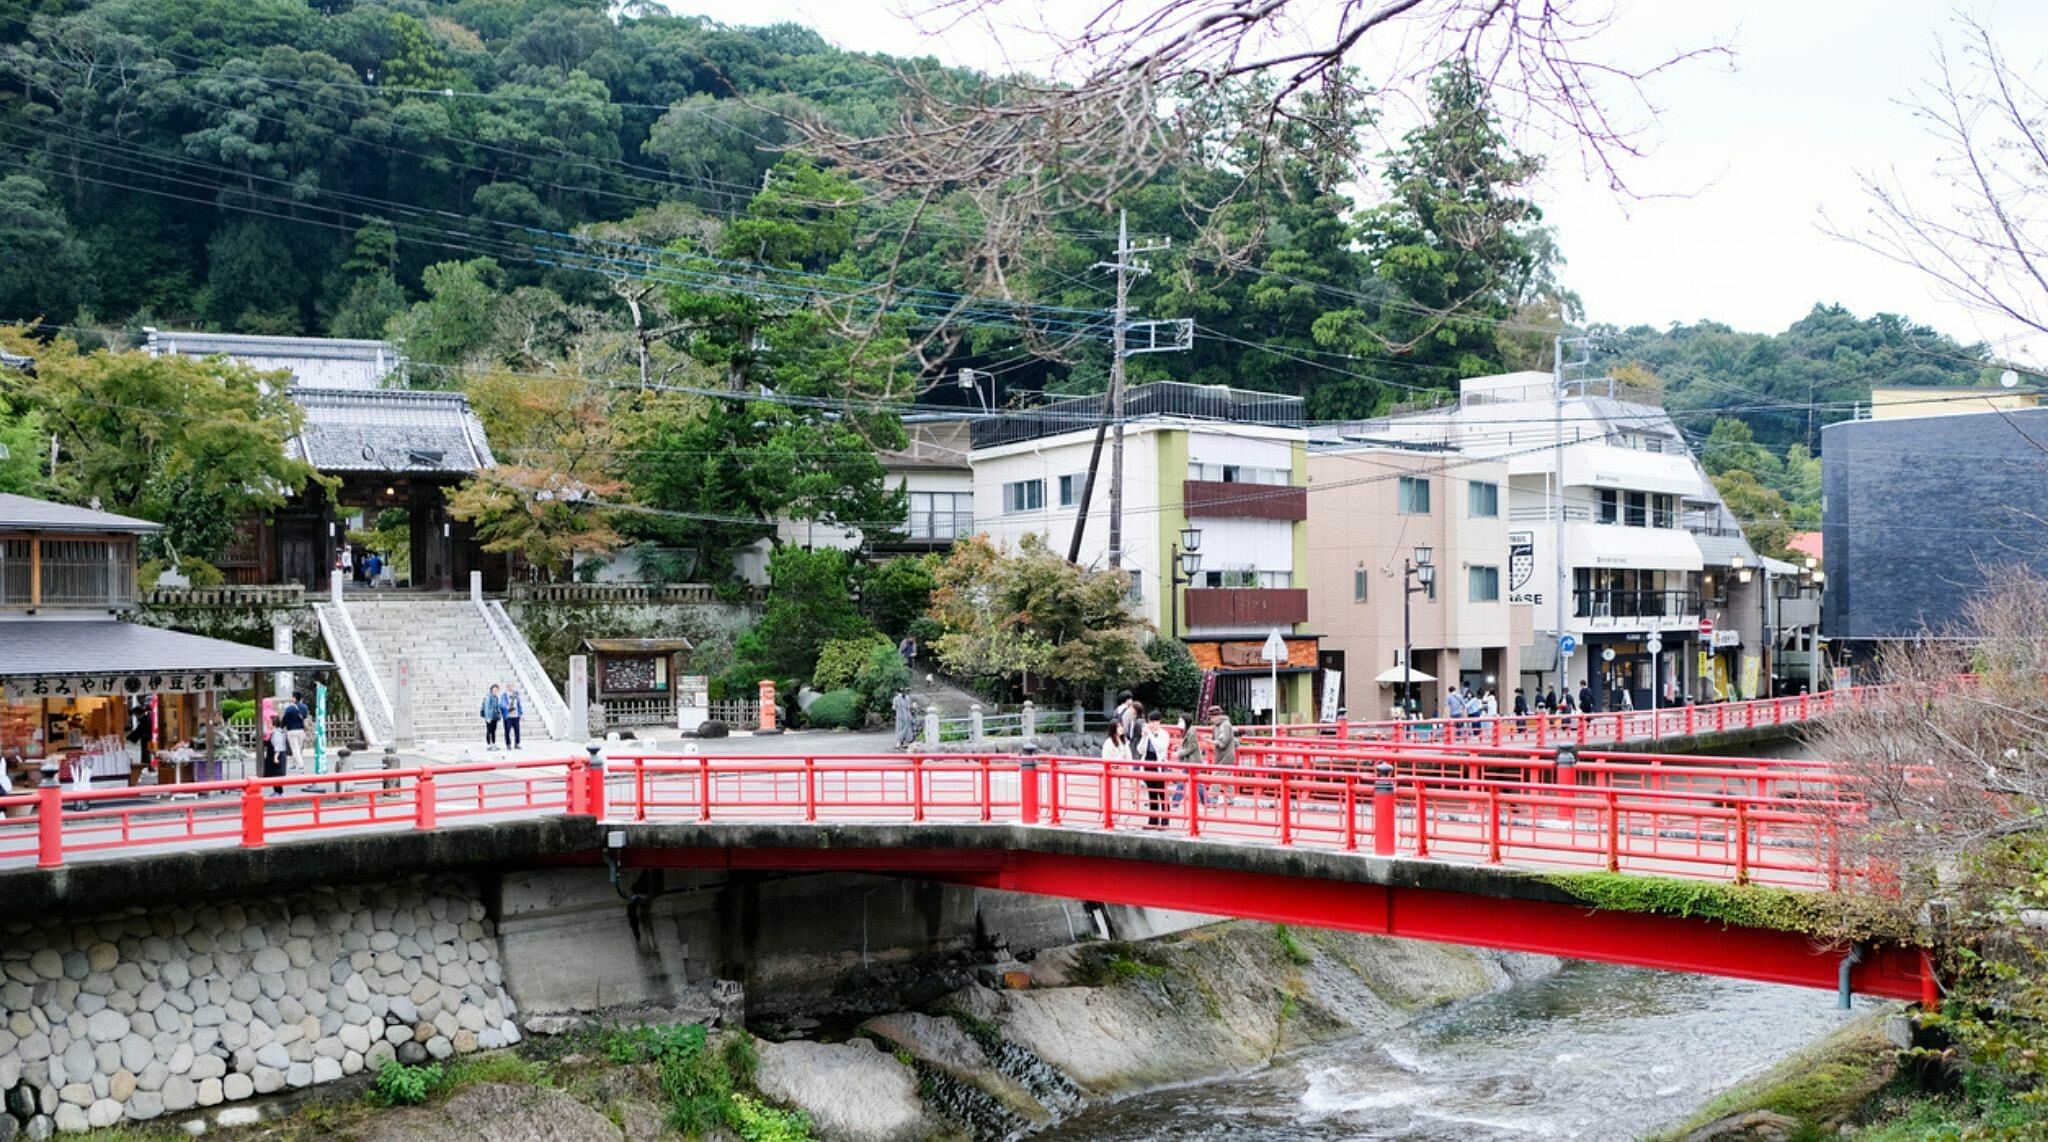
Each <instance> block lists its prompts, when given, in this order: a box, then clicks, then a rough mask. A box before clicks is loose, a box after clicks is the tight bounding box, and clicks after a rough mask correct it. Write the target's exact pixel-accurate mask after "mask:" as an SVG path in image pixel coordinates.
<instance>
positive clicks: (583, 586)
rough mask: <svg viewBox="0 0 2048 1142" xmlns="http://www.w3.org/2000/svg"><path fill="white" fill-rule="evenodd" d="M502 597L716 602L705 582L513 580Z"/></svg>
mask: <svg viewBox="0 0 2048 1142" xmlns="http://www.w3.org/2000/svg"><path fill="white" fill-rule="evenodd" d="M505 597H506V598H508V599H511V600H512V601H513V602H533V603H717V602H722V601H723V600H721V599H720V598H719V597H718V590H717V588H715V587H712V586H711V585H709V584H707V583H514V584H512V585H511V587H510V589H509V590H507V591H506V593H505Z"/></svg>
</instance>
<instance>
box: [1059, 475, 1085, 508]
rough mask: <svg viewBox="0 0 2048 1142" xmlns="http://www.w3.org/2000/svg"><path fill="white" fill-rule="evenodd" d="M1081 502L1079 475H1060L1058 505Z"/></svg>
mask: <svg viewBox="0 0 2048 1142" xmlns="http://www.w3.org/2000/svg"><path fill="white" fill-rule="evenodd" d="M1080 502H1081V477H1080V476H1078V475H1072V476H1061V477H1060V506H1061V507H1063V508H1070V507H1073V506H1074V505H1075V504H1077V503H1080Z"/></svg>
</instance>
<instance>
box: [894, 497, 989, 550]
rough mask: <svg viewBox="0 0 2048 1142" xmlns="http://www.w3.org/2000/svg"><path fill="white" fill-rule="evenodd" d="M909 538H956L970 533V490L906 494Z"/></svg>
mask: <svg viewBox="0 0 2048 1142" xmlns="http://www.w3.org/2000/svg"><path fill="white" fill-rule="evenodd" d="M908 530H909V534H910V538H912V539H960V538H962V537H963V536H968V535H972V534H974V493H972V492H912V493H910V526H909V529H908Z"/></svg>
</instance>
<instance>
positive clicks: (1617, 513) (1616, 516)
mask: <svg viewBox="0 0 2048 1142" xmlns="http://www.w3.org/2000/svg"><path fill="white" fill-rule="evenodd" d="M1600 522H1601V523H1620V522H1621V493H1620V492H1617V491H1615V490H1614V489H1613V488H1602V489H1600Z"/></svg>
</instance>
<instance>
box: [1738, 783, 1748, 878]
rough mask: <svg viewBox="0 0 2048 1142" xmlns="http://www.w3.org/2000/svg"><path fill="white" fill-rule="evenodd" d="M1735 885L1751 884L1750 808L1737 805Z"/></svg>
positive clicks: (1744, 805) (1743, 803) (1746, 805)
mask: <svg viewBox="0 0 2048 1142" xmlns="http://www.w3.org/2000/svg"><path fill="white" fill-rule="evenodd" d="M1735 883H1737V884H1748V883H1749V806H1748V804H1747V803H1745V802H1742V801H1737V802H1736V803H1735Z"/></svg>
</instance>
